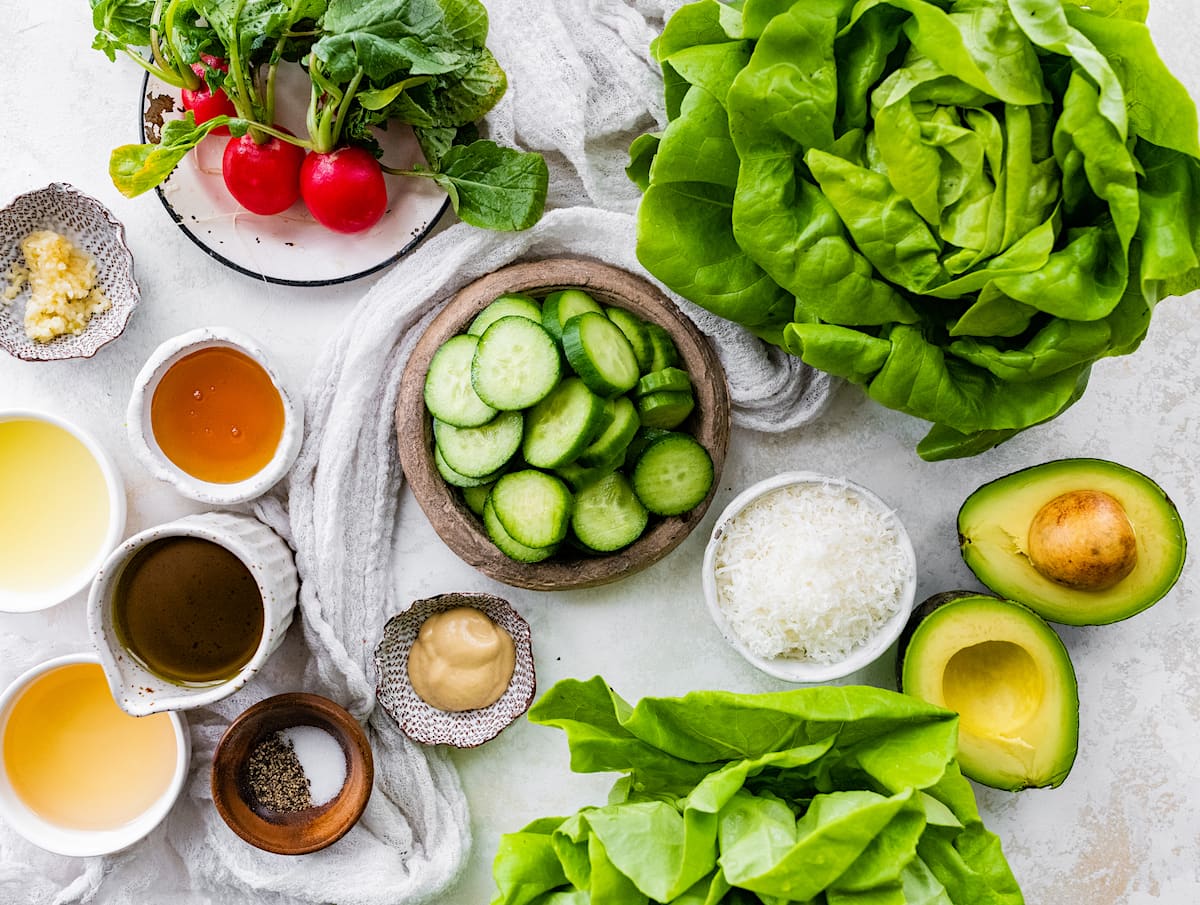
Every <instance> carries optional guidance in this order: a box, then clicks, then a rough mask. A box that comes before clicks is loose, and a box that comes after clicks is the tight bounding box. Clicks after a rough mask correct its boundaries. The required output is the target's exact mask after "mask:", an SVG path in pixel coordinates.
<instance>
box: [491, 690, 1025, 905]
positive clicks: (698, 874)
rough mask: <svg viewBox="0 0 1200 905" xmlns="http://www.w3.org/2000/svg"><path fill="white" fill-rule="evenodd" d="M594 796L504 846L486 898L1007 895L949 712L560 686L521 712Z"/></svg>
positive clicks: (600, 901)
mask: <svg viewBox="0 0 1200 905" xmlns="http://www.w3.org/2000/svg"><path fill="white" fill-rule="evenodd" d="M529 718H530V720H531V721H532V722H534V723H540V724H543V725H549V726H557V727H558V728H560V729H562V730H563V731H564V732H566V734H567V740H568V743H569V744H570V748H571V767H572V769H574V770H576V771H578V772H609V771H611V772H617V773H622V774H624V776H623V777H622V778H621V779H619V780H618V781H617V783H616V785H615V786H614V788H613V790H612V793H611V794H610V796H609V801H608V803H607V804H605V805H602V806H598V807H585V808H583V809H582V810H580V811H578V812H577V813H575V814H573V815H572V816H570V817H552V818H546V819H543V820H538V821H535V822H534V823H532V824H530V825H529V826H527V827H525V828H524V829H522V830H520V831H518V832H515V833H510V834H508V835H506V836H504V837H502V838H501V840H500V846H499V850H498V852H497V855H496V860H495V864H494V871H493V872H494V876H495V879H496V884H497V886H498V888H499V892H498V894H497V897H496V899H495V900H494V902H493V905H585V903H590V905H647V903H650V902H660V903H675V905H717V903H743V902H744V903H759V905H761V903H780V905H782V903H784V902H797V903H805V902H811V903H813V905H817V903H825V905H868V903H869V905H905V903H909V905H916V903H921V905H1021V903H1023V901H1024V899H1023V898H1022V896H1021V892H1020V889H1019V888H1018V886H1017V883H1016V881H1015V880H1014V878H1013V876H1012V873H1011V871H1010V870H1009V867H1008V864H1007V863H1006V862H1005V860H1004V855H1003V853H1002V852H1001V849H1000V843H999V840H998V839H997V838H996V836H995V835H993V834H992V833H990V832H989V831H988V830H986V829H985V828H984V826H983V824H982V822H981V821H980V817H979V812H978V810H977V809H976V806H975V797H974V794H973V793H972V791H971V787H970V785H969V784H968V783H967V781H966V780H965V779H964V778H963V776H962V774H961V773H960V772H959V769H958V764H957V761H956V760H955V752H956V749H957V737H958V733H957V730H958V717H957V716H956V715H955V714H953V713H950V712H949V711H946V710H941V709H939V708H937V707H933V706H931V705H929V704H926V703H924V702H922V701H918V700H916V699H915V698H910V697H906V696H904V695H900V694H896V693H894V692H889V691H882V690H880V689H876V688H866V687H845V688H830V687H825V688H806V689H798V690H794V691H785V692H778V693H773V694H759V695H742V694H732V693H729V692H719V691H708V692H705V691H701V692H693V693H691V694H688V695H686V696H685V697H682V698H647V699H644V700H642V701H640V702H639V703H638V704H637V705H636V706H632V707H631V706H630V705H629V704H628V703H626V702H625V701H624V700H622V699H621V698H620V697H619V696H618V695H617V694H616V693H615V692H614V691H612V689H610V688H609V687H608V685H607V684H606V683H605V682H604V680H603V679H601V678H599V677H596V678H594V679H591V680H590V681H587V682H580V681H576V680H566V681H562V682H559V683H558V684H557V685H555V686H554V687H553V688H551V689H550V691H548V692H547V693H546V694H545V695H544V696H543V697H542V698H541V700H539V701H538V702H537V704H535V705H534V707H533V708H532V709H531V710H530V712H529Z"/></svg>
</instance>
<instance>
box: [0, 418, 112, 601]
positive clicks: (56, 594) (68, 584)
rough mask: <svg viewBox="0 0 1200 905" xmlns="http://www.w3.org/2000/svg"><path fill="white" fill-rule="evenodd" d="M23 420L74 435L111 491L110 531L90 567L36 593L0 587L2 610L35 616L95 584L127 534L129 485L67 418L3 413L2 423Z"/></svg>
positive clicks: (94, 442)
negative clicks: (126, 488)
mask: <svg viewBox="0 0 1200 905" xmlns="http://www.w3.org/2000/svg"><path fill="white" fill-rule="evenodd" d="M19 420H31V421H44V422H45V423H47V424H53V425H54V426H55V427H59V428H62V429H63V430H65V431H66V432H67V433H69V434H71V435H72V436H73V437H75V438H76V439H77V440H79V442H80V443H82V444H83V445H84V446H85V447H87V450H88V452H89V453H91V455H92V458H93V459H95V461H96V464H97V465H98V466H99V467H100V472H101V474H103V475H104V483H105V486H106V487H107V488H108V529H107V531H106V532H105V535H104V540H103V542H102V543H101V544H100V546H99V547H98V548H97V549H96V551H95V552H94V553H93V554H92V557H91V559H90V560H89V561H88V564H87V565H86V566H84V567H83V568H81V569H80V570H79V571H78V572H76V573H74V574H72V575H63V576H62V577H61V578H60V580H59V582H58V583H57V584H55V585H54V586H53V587H49V588H42V589H39V590H36V591H14V590H5V589H4V588H2V587H0V611H2V612H6V613H32V612H35V611H36V610H44V609H46V608H48V607H52V606H54V605H55V604H57V603H62V602H63V601H64V600H67V599H68V598H70V597H73V596H74V595H75V594H77V593H79V592H80V591H82V590H83V589H84V588H86V587H87V586H88V584H89V583H90V582H91V580H92V578H93V577H94V576H95V574H96V570H97V569H99V568H100V564H101V563H103V562H104V558H105V557H106V556H108V554H109V552H110V551H111V550H112V548H113V547H115V546H116V545H117V542H118V541H119V540H120V539H121V536H122V535H123V534H124V533H125V485H124V482H122V480H121V473H120V472H119V471H118V470H117V466H116V465H115V464H114V463H113V460H112V458H111V457H110V456H109V455H108V453H107V452H106V451H105V449H104V447H102V446H101V445H100V444H99V442H97V440H96V438H95V437H93V436H92V435H91V434H90V433H88V432H87V431H85V430H84V429H83V428H81V427H79V426H78V425H77V424H72V423H71V422H70V421H67V420H66V419H65V418H60V417H59V416H58V415H52V414H50V413H49V412H39V411H31V410H25V409H7V410H0V421H19Z"/></svg>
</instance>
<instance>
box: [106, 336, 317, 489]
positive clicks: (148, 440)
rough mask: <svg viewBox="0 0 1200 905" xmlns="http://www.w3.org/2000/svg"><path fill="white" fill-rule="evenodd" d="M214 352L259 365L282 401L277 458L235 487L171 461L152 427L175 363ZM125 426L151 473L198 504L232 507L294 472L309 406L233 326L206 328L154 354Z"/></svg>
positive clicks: (258, 348) (139, 379) (135, 384)
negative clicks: (157, 395) (153, 408)
mask: <svg viewBox="0 0 1200 905" xmlns="http://www.w3.org/2000/svg"><path fill="white" fill-rule="evenodd" d="M211 348H226V349H233V350H234V351H237V352H241V353H242V354H243V355H246V356H247V357H249V358H250V359H252V360H253V361H255V362H257V363H258V364H259V366H261V367H262V369H263V370H264V371H266V372H267V376H268V377H270V378H271V383H272V384H273V385H274V387H275V389H276V390H277V391H278V392H279V398H280V399H281V400H282V402H283V434H282V436H280V438H279V446H278V447H276V449H275V455H274V456H273V457H272V458H271V461H270V462H268V463H267V464H266V465H265V466H264V467H263V468H262V470H261V471H259V472H258V473H257V474H254V475H251V476H250V477H249V478H246V479H245V480H244V481H238V482H236V483H233V484H215V483H213V482H211V481H202V480H200V479H199V478H197V477H195V476H194V475H190V474H188V473H187V472H186V471H184V470H183V469H182V468H180V467H179V466H178V465H176V464H175V463H174V462H172V461H171V460H170V459H168V458H167V456H166V454H165V453H164V452H163V451H162V448H161V447H160V446H159V445H158V440H157V439H155V436H154V427H153V425H152V424H151V423H150V405H151V402H152V401H153V400H154V391H155V390H156V389H158V383H159V381H160V380H162V378H163V375H164V374H166V373H167V371H168V370H169V369H170V367H171V365H173V364H175V362H177V361H179V360H180V359H181V358H184V357H186V356H188V355H191V354H192V353H193V352H199V351H200V350H201V349H211ZM125 426H126V429H127V430H128V432H129V443H130V445H131V446H132V447H133V452H134V455H135V456H137V459H138V461H139V462H141V463H142V464H143V465H145V466H146V468H147V469H149V471H150V473H151V474H152V475H154V476H155V477H156V478H158V479H159V480H162V481H166V482H167V483H168V484H171V485H173V486H174V487H175V489H176V490H178V491H179V492H180V493H182V494H183V495H184V496H186V497H190V498H191V499H193V500H198V501H199V502H201V503H208V504H210V505H212V506H231V505H233V504H234V503H244V502H246V501H247V500H252V499H254V498H255V497H257V496H261V495H262V494H264V493H266V492H267V491H268V490H270V489H271V488H272V487H274V486H275V485H276V484H278V483H279V481H280V480H282V479H283V477H284V476H285V475H286V474H287V473H288V471H289V470H290V469H291V467H292V465H293V463H295V461H296V456H298V455H299V454H300V444H301V442H302V441H303V439H304V407H303V405H302V403H301V402H300V398H299V397H298V396H295V395H293V394H292V393H290V392H288V389H287V387H286V386H285V385H284V382H283V381H282V380H281V379H280V377H279V374H278V373H277V372H276V371H275V369H274V368H273V367H272V366H271V362H270V359H269V358H268V356H267V353H266V352H265V351H264V350H263V349H262V347H261V346H259V344H258V343H257V342H255V341H254V340H253V339H251V338H250V337H248V336H246V335H245V334H242V333H239V332H238V331H237V330H232V329H230V328H228V327H201V328H200V329H198V330H191V331H189V332H187V333H183V334H181V335H179V336H176V337H173V338H172V339H168V340H167V341H166V342H164V343H163V344H162V345H161V346H159V347H158V348H157V349H155V350H154V352H153V354H151V356H150V358H149V359H148V360H147V361H146V364H145V365H143V366H142V370H141V371H140V372H139V373H138V376H137V377H136V378H135V379H134V381H133V393H132V395H131V396H130V397H129V408H128V411H127V412H126V415H125Z"/></svg>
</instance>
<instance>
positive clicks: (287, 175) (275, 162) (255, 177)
mask: <svg viewBox="0 0 1200 905" xmlns="http://www.w3.org/2000/svg"><path fill="white" fill-rule="evenodd" d="M282 131H286V130H282ZM253 133H254V129H253V127H252V128H251V131H250V132H247V133H246V134H245V135H243V136H242V137H241V138H231V139H229V143H228V144H227V145H225V154H224V155H223V156H222V158H221V174H222V175H223V176H224V177H225V187H226V188H227V189H229V194H231V195H232V196H233V197H234V199H235V200H236V201H237V202H238V204H240V205H241V206H242V207H244V208H246V210H248V211H251V212H252V213H255V214H278V213H281V212H282V211H285V210H287V209H288V208H289V207H291V206H292V205H293V204H295V203H296V200H297V199H298V198H299V197H300V167H301V165H302V164H303V163H304V149H303V148H300V147H298V146H297V145H295V144H293V143H291V142H289V141H282V140H280V139H279V138H276V137H275V136H273V135H272V136H270V137H268V138H267V140H266V141H264V142H262V143H261V144H260V143H258V142H256V141H255V140H254V135H253ZM289 134H290V133H289Z"/></svg>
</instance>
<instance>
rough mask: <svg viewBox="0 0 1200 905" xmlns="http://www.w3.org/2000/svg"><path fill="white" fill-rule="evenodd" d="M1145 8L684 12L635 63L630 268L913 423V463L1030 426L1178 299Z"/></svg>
mask: <svg viewBox="0 0 1200 905" xmlns="http://www.w3.org/2000/svg"><path fill="white" fill-rule="evenodd" d="M1147 6H1148V3H1147V0H1086V2H1085V0H956V2H951V0H745V2H743V3H734V4H730V5H725V4H722V3H719V2H717V0H700V2H697V3H692V4H690V5H688V6H685V7H683V8H682V9H681V10H680V11H679V12H678V13H677V14H676V15H675V16H674V17H673V18H672V19H671V20H670V21H669V22H668V24H667V26H666V28H665V30H664V32H663V34H662V35H661V37H659V38H658V40H657V41H656V42H655V45H654V53H655V56H656V57H657V59H658V60H659V62H660V64H661V66H662V70H663V75H664V83H665V88H666V103H667V111H668V115H669V119H670V122H669V125H668V126H667V128H666V129H665V130H664V131H663V132H662V133H656V134H650V135H643V136H641V137H639V138H638V139H637V140H636V141H635V142H634V144H633V146H632V147H631V149H630V152H631V161H630V166H629V170H628V172H629V175H630V177H631V178H632V179H633V180H634V181H635V182H637V183H638V184H639V185H640V186H641V187H642V188H643V190H644V193H645V194H644V197H643V200H642V203H641V206H640V209H639V217H638V220H639V223H638V257H639V259H640V260H641V262H642V263H643V264H644V265H645V267H646V268H647V269H648V270H649V271H650V272H651V273H653V274H654V275H655V276H657V277H658V278H659V279H660V280H662V281H663V282H664V283H665V284H667V285H668V286H670V287H671V288H672V289H674V290H675V291H677V292H679V293H680V294H681V295H683V296H686V297H687V298H689V299H691V300H692V301H694V302H697V303H698V304H700V305H702V306H704V307H705V308H708V309H709V310H710V311H713V312H715V313H716V314H718V315H721V316H722V317H725V318H728V319H730V320H733V321H737V322H738V323H740V324H743V325H745V326H746V327H748V328H750V329H751V330H752V331H754V332H755V333H757V334H758V335H760V336H762V337H763V338H764V339H767V340H769V341H770V342H773V343H776V344H777V345H780V346H782V347H783V348H785V349H787V350H788V351H789V352H792V353H793V354H795V355H798V356H800V357H801V358H803V359H804V360H805V361H806V362H808V363H809V364H811V365H813V366H814V367H817V368H820V369H822V370H825V371H828V372H830V373H832V374H835V375H838V376H840V377H844V378H846V379H847V380H851V381H853V382H855V383H859V384H862V385H864V387H865V388H866V391H867V392H868V394H869V395H870V396H871V397H872V398H874V399H876V400H877V401H879V402H880V403H882V404H884V405H886V406H889V407H891V408H895V409H898V410H900V411H904V412H907V413H909V414H912V415H915V416H917V417H919V418H923V419H925V420H927V421H931V422H933V427H932V429H931V431H930V433H929V435H928V436H927V437H926V438H925V439H924V440H923V441H922V443H921V444H920V445H919V446H918V452H919V453H920V454H921V455H922V456H923V457H924V458H926V459H944V458H952V457H956V456H964V455H973V454H976V453H978V452H981V451H983V450H986V449H989V448H991V447H992V446H994V445H996V444H997V443H1000V442H1002V441H1004V440H1006V439H1008V438H1009V437H1011V436H1013V435H1014V434H1016V433H1017V432H1019V431H1021V430H1023V429H1024V428H1027V427H1029V426H1031V425H1034V424H1038V423H1040V422H1043V421H1046V420H1048V419H1050V418H1053V417H1054V416H1056V415H1057V414H1059V413H1061V412H1062V411H1063V410H1064V409H1066V408H1067V407H1068V406H1070V405H1071V404H1072V403H1074V402H1075V401H1076V400H1077V399H1078V398H1079V397H1080V395H1081V394H1082V392H1083V391H1084V388H1085V387H1086V384H1087V380H1088V376H1089V372H1090V368H1091V366H1092V364H1093V363H1094V362H1095V361H1096V360H1098V359H1100V358H1102V357H1105V356H1110V355H1124V354H1127V353H1129V352H1132V351H1133V350H1134V349H1136V348H1137V346H1138V344H1139V343H1140V342H1141V340H1142V339H1143V337H1144V336H1145V335H1146V330H1147V328H1148V326H1149V322H1150V315H1151V312H1152V311H1153V309H1154V306H1155V304H1156V303H1157V302H1158V301H1159V300H1160V299H1161V298H1163V297H1165V296H1168V295H1182V294H1185V293H1188V292H1191V291H1192V290H1194V289H1196V288H1200V160H1198V158H1200V144H1198V143H1197V119H1196V109H1195V106H1194V104H1193V102H1192V100H1191V99H1190V98H1189V96H1188V94H1187V91H1186V90H1185V89H1184V88H1183V87H1182V86H1181V85H1180V84H1179V82H1178V81H1176V80H1175V78H1174V77H1173V76H1172V75H1171V74H1170V73H1169V72H1168V71H1167V69H1166V67H1165V66H1164V64H1163V62H1162V60H1161V59H1160V58H1159V56H1158V54H1157V52H1156V51H1155V48H1154V45H1153V43H1152V41H1151V38H1150V34H1149V31H1148V30H1147V28H1146V26H1145V24H1144V23H1145V17H1146V12H1147Z"/></svg>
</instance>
